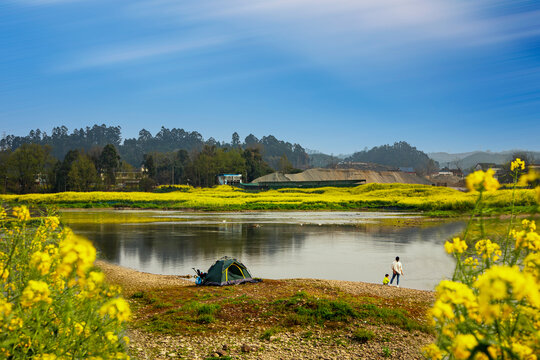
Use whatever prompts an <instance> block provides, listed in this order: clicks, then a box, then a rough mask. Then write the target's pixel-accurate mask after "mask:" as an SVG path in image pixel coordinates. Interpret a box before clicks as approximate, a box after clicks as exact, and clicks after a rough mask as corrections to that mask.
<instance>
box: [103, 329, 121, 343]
mask: <svg viewBox="0 0 540 360" xmlns="http://www.w3.org/2000/svg"><path fill="white" fill-rule="evenodd" d="M105 338H106V339H107V340H108V341H109V342H111V343H115V342H117V341H118V336H116V334H115V333H113V332H112V331H107V332H106V333H105Z"/></svg>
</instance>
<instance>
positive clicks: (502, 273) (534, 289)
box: [473, 266, 540, 324]
mask: <svg viewBox="0 0 540 360" xmlns="http://www.w3.org/2000/svg"><path fill="white" fill-rule="evenodd" d="M473 286H474V287H475V288H477V289H478V308H479V312H480V313H481V314H482V315H483V316H484V318H485V321H486V323H487V324H490V323H492V322H493V321H494V320H495V319H496V318H498V317H499V316H501V314H502V307H501V305H500V304H501V302H504V301H507V300H508V299H513V300H517V301H520V300H523V299H527V301H528V302H529V304H530V305H531V306H533V307H536V308H539V307H540V291H539V286H538V283H537V282H536V280H535V279H534V277H533V276H532V275H531V274H530V273H526V272H521V271H520V270H519V268H518V267H517V266H513V267H509V266H493V267H491V268H489V269H488V270H486V272H485V273H484V274H482V275H480V276H479V277H478V280H477V281H476V282H475V283H474V285H473Z"/></svg>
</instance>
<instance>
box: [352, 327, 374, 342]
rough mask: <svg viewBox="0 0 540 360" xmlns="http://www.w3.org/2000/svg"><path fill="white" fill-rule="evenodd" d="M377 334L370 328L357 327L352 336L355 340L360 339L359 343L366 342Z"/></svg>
mask: <svg viewBox="0 0 540 360" xmlns="http://www.w3.org/2000/svg"><path fill="white" fill-rule="evenodd" d="M374 335H375V334H373V331H370V330H366V329H363V328H359V329H356V330H355V331H354V332H353V334H352V338H353V339H354V340H355V341H358V342H359V343H362V344H363V343H366V342H368V341H369V340H371V339H373V336H374Z"/></svg>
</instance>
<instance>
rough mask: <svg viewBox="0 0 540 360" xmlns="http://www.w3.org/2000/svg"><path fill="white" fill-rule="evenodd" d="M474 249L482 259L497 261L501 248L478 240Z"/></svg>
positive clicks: (489, 241) (488, 241) (489, 242)
mask: <svg viewBox="0 0 540 360" xmlns="http://www.w3.org/2000/svg"><path fill="white" fill-rule="evenodd" d="M474 247H475V248H476V253H477V254H478V256H482V259H484V260H486V259H493V261H497V260H498V259H499V256H501V254H502V252H501V248H500V246H499V245H498V244H496V243H494V242H491V240H479V241H478V242H477V243H476V244H475V245H474Z"/></svg>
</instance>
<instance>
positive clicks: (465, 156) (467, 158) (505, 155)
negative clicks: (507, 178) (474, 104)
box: [428, 150, 540, 169]
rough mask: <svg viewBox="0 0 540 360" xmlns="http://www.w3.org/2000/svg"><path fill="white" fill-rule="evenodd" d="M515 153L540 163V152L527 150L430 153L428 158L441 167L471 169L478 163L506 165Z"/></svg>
mask: <svg viewBox="0 0 540 360" xmlns="http://www.w3.org/2000/svg"><path fill="white" fill-rule="evenodd" d="M515 153H527V154H528V155H529V157H530V158H533V159H534V160H535V162H539V161H540V152H538V151H526V150H507V151H501V152H496V153H494V152H485V151H473V152H468V153H456V154H449V153H445V152H436V153H429V154H428V156H429V157H430V158H431V159H433V160H435V161H437V162H438V163H439V165H440V166H441V167H445V166H448V167H449V168H451V169H453V168H457V167H459V168H461V169H470V168H471V167H473V166H475V165H476V164H478V163H494V164H504V163H507V162H508V161H510V160H512V155H513V154H515Z"/></svg>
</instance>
